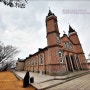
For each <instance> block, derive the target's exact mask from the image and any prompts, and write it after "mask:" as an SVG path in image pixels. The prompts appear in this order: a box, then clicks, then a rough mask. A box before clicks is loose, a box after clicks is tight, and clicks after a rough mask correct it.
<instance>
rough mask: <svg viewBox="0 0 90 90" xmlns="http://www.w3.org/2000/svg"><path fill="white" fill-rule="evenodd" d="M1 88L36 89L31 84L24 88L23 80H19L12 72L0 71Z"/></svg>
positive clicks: (14, 89) (2, 89) (12, 89)
mask: <svg viewBox="0 0 90 90" xmlns="http://www.w3.org/2000/svg"><path fill="white" fill-rule="evenodd" d="M0 90H36V89H35V88H34V87H32V86H29V87H27V88H23V81H21V80H18V79H17V78H16V77H15V76H14V74H13V73H12V72H9V71H6V72H0Z"/></svg>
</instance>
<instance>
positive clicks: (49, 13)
mask: <svg viewBox="0 0 90 90" xmlns="http://www.w3.org/2000/svg"><path fill="white" fill-rule="evenodd" d="M50 15H54V13H52V12H51V10H50V8H49V12H48V16H50Z"/></svg>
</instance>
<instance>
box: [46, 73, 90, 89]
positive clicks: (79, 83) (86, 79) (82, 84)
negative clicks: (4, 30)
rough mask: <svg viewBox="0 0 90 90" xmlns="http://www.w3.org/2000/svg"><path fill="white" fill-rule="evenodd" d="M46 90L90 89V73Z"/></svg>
mask: <svg viewBox="0 0 90 90" xmlns="http://www.w3.org/2000/svg"><path fill="white" fill-rule="evenodd" d="M46 90H90V74H87V75H85V76H82V77H79V78H76V79H74V80H71V81H68V82H66V83H63V84H60V85H57V86H55V87H52V88H49V89H46Z"/></svg>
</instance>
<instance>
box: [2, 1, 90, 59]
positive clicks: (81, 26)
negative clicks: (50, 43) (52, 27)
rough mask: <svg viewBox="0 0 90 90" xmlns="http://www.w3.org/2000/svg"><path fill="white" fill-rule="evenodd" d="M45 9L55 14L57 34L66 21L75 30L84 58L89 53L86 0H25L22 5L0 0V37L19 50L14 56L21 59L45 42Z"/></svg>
mask: <svg viewBox="0 0 90 90" xmlns="http://www.w3.org/2000/svg"><path fill="white" fill-rule="evenodd" d="M49 9H50V10H51V11H52V12H53V13H54V14H55V15H56V16H57V19H58V27H59V31H60V37H61V36H62V35H63V31H65V33H66V34H68V30H69V24H70V25H71V27H72V28H73V29H75V31H76V32H77V33H78V37H79V39H80V42H81V45H82V47H83V51H84V53H85V56H86V58H88V54H89V53H90V40H89V39H90V1H89V0H85V1H84V0H76V1H74V0H73V1H71V0H46V1H45V0H30V1H29V0H28V4H27V5H26V8H24V9H21V8H15V7H13V8H10V7H9V6H5V5H4V4H3V3H0V41H1V42H3V43H4V44H5V45H12V46H15V47H17V48H18V50H20V53H19V54H18V55H17V56H16V57H15V58H16V59H18V58H21V59H25V58H26V57H28V56H29V54H33V53H35V52H37V51H38V48H44V47H46V46H47V40H46V23H45V18H46V16H47V14H48V11H49Z"/></svg>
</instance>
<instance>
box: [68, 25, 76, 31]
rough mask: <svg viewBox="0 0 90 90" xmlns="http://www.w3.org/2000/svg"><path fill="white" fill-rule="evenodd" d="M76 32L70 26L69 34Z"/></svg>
mask: <svg viewBox="0 0 90 90" xmlns="http://www.w3.org/2000/svg"><path fill="white" fill-rule="evenodd" d="M72 32H75V30H74V29H73V28H72V27H71V26H70V25H69V33H72Z"/></svg>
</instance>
